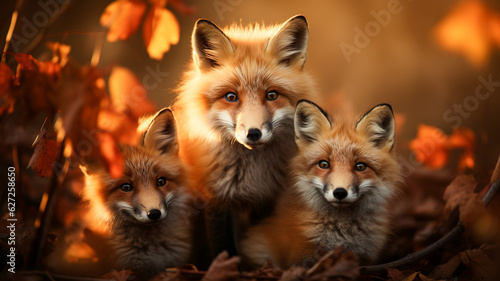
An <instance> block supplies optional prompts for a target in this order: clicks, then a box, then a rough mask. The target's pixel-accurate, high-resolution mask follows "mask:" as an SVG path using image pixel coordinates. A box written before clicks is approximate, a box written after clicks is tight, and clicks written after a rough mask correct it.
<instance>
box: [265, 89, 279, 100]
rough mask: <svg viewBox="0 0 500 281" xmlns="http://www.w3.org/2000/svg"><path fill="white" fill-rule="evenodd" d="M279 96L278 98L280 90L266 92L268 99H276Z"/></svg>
mask: <svg viewBox="0 0 500 281" xmlns="http://www.w3.org/2000/svg"><path fill="white" fill-rule="evenodd" d="M277 98H278V92H276V91H270V92H268V93H267V94H266V99H267V100H275V99H277Z"/></svg>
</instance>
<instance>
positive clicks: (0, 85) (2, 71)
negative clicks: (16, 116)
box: [0, 62, 16, 115]
mask: <svg viewBox="0 0 500 281" xmlns="http://www.w3.org/2000/svg"><path fill="white" fill-rule="evenodd" d="M13 82H14V73H13V72H12V70H11V69H10V67H9V66H8V65H7V64H5V63H3V62H2V63H0V115H2V113H3V111H4V110H7V111H8V112H12V110H14V103H15V101H16V94H15V92H14V90H13Z"/></svg>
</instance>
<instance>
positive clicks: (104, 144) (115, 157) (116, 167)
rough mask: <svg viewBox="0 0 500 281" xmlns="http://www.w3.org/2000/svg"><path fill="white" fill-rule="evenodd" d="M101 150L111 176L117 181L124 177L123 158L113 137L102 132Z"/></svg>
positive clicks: (100, 138)
mask: <svg viewBox="0 0 500 281" xmlns="http://www.w3.org/2000/svg"><path fill="white" fill-rule="evenodd" d="M99 148H100V151H101V155H102V157H103V160H104V164H105V165H106V168H107V170H108V171H109V174H110V175H111V176H112V177H113V178H115V179H116V178H119V177H121V176H122V175H123V156H122V154H121V151H120V148H119V147H118V144H117V143H116V141H115V139H114V138H113V136H112V135H111V134H109V133H106V132H101V134H100V135H99Z"/></svg>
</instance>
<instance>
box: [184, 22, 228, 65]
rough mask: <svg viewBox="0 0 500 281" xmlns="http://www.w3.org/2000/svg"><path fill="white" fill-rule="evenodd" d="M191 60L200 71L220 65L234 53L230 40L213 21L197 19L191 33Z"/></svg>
mask: <svg viewBox="0 0 500 281" xmlns="http://www.w3.org/2000/svg"><path fill="white" fill-rule="evenodd" d="M191 40H192V45H193V60H194V63H195V65H196V67H198V69H200V70H202V71H206V70H209V69H211V68H212V67H216V66H218V65H220V62H221V61H222V60H223V59H224V58H226V57H227V56H229V55H231V54H233V53H234V47H233V44H232V43H231V40H229V38H228V37H227V36H226V34H224V32H222V30H220V28H218V27H217V26H216V25H215V24H214V23H213V22H211V21H209V20H206V19H199V20H198V21H197V22H196V24H195V26H194V30H193V35H192V39H191Z"/></svg>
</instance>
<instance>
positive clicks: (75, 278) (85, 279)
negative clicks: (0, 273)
mask: <svg viewBox="0 0 500 281" xmlns="http://www.w3.org/2000/svg"><path fill="white" fill-rule="evenodd" d="M16 274H19V275H25V276H33V275H37V276H40V275H41V276H46V277H47V278H49V279H50V280H56V279H59V280H61V279H62V280H72V281H108V279H101V278H90V277H79V276H71V275H64V274H56V273H52V272H49V271H20V272H18V273H16Z"/></svg>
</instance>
